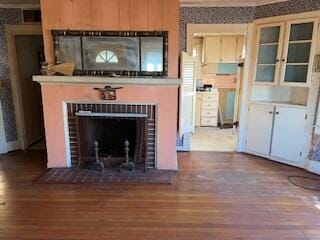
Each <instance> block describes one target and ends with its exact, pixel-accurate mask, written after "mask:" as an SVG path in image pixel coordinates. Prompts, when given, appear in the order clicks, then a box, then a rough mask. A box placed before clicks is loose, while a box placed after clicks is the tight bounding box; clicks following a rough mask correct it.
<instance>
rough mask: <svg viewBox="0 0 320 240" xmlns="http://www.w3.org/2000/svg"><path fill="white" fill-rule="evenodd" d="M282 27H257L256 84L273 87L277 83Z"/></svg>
mask: <svg viewBox="0 0 320 240" xmlns="http://www.w3.org/2000/svg"><path fill="white" fill-rule="evenodd" d="M283 27H284V25H283V24H273V25H270V24H268V25H262V26H260V27H258V32H257V35H258V39H257V45H258V46H257V51H256V58H255V61H256V66H255V75H254V82H255V83H256V84H266V85H275V84H276V82H277V78H278V72H279V62H280V55H281V41H282V36H283Z"/></svg>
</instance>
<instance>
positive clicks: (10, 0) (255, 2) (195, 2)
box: [0, 0, 287, 7]
mask: <svg viewBox="0 0 320 240" xmlns="http://www.w3.org/2000/svg"><path fill="white" fill-rule="evenodd" d="M52 1H53V0H52ZM180 1H181V5H182V6H217V7H223V6H229V7H231V6H259V5H264V4H269V3H274V2H283V1H287V0H180ZM39 2H40V0H0V5H3V4H10V5H11V4H39Z"/></svg>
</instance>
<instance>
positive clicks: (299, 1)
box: [254, 0, 320, 19]
mask: <svg viewBox="0 0 320 240" xmlns="http://www.w3.org/2000/svg"><path fill="white" fill-rule="evenodd" d="M315 10H320V1H319V0H289V1H287V2H279V3H273V4H268V5H264V6H258V7H256V9H255V14H254V18H255V19H257V18H265V17H273V16H279V15H288V14H294V13H302V12H309V11H315Z"/></svg>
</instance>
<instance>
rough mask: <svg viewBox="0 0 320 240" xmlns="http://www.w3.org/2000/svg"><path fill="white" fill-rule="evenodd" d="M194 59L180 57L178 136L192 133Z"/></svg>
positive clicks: (185, 56) (194, 87)
mask: <svg viewBox="0 0 320 240" xmlns="http://www.w3.org/2000/svg"><path fill="white" fill-rule="evenodd" d="M195 66H196V61H195V59H194V58H193V57H192V56H190V55H188V54H187V53H185V52H183V53H182V56H181V79H182V85H181V87H180V108H179V109H180V113H179V134H180V136H182V135H183V134H185V133H190V132H194V112H195V97H196V96H195V93H196V80H195Z"/></svg>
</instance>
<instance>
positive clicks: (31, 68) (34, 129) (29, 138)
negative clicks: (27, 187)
mask: <svg viewBox="0 0 320 240" xmlns="http://www.w3.org/2000/svg"><path fill="white" fill-rule="evenodd" d="M6 33H7V40H8V52H9V64H10V75H11V84H12V95H13V99H14V111H15V117H16V123H17V124H16V125H17V132H18V138H19V139H18V140H19V145H20V146H19V148H20V149H23V150H25V149H29V148H35V149H44V148H45V142H44V135H45V134H44V121H43V112H42V99H41V88H40V86H39V84H37V83H35V82H33V80H32V76H33V75H39V74H41V73H40V68H41V62H43V61H44V47H43V37H42V32H41V26H40V25H7V26H6Z"/></svg>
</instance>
